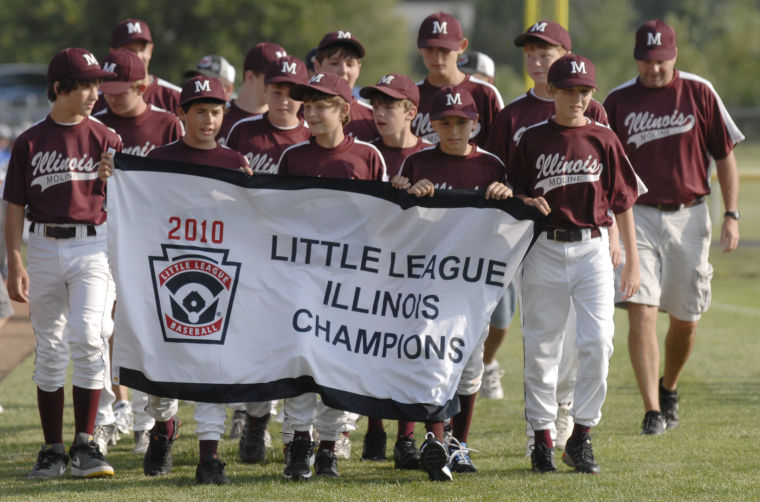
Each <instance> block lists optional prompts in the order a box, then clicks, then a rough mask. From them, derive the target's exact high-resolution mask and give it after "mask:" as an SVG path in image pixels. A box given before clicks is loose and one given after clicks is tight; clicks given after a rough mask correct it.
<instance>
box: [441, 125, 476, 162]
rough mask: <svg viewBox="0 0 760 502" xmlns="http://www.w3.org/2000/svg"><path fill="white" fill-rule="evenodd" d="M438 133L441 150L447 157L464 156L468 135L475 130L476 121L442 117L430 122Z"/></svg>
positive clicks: (468, 139) (468, 140)
mask: <svg viewBox="0 0 760 502" xmlns="http://www.w3.org/2000/svg"><path fill="white" fill-rule="evenodd" d="M431 124H432V126H433V130H434V131H435V132H437V133H438V138H439V139H440V142H441V150H442V151H443V153H448V154H449V155H465V153H466V152H467V145H468V144H469V142H470V134H472V131H474V130H475V125H476V124H477V121H476V120H470V119H467V118H464V117H443V118H442V119H438V120H433V121H432V122H431Z"/></svg>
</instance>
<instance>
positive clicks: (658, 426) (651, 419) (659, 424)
mask: <svg viewBox="0 0 760 502" xmlns="http://www.w3.org/2000/svg"><path fill="white" fill-rule="evenodd" d="M641 433H642V434H643V435H645V436H658V435H660V434H665V415H663V414H662V413H661V412H659V411H656V410H653V411H647V412H646V415H644V421H643V422H642V423H641Z"/></svg>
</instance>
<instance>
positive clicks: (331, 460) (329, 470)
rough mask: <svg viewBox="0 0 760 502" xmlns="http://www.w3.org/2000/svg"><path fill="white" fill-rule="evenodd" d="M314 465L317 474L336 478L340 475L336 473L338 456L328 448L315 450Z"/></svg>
mask: <svg viewBox="0 0 760 502" xmlns="http://www.w3.org/2000/svg"><path fill="white" fill-rule="evenodd" d="M314 466H315V470H316V474H317V476H320V477H325V478H337V477H338V476H340V474H338V457H336V456H335V453H334V452H332V451H330V450H319V451H317V458H316V459H315V460H314Z"/></svg>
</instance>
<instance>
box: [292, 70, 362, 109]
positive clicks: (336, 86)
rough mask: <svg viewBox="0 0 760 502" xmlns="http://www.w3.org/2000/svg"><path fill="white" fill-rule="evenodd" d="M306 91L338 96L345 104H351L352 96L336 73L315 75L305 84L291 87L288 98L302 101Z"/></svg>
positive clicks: (349, 89) (344, 82)
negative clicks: (310, 90)
mask: <svg viewBox="0 0 760 502" xmlns="http://www.w3.org/2000/svg"><path fill="white" fill-rule="evenodd" d="M308 89H314V90H315V91H319V92H321V93H323V94H327V95H329V96H340V97H341V98H343V99H344V100H345V101H346V103H351V101H352V99H351V98H352V97H353V96H352V94H351V88H350V87H349V86H348V82H346V81H345V80H343V79H342V78H341V77H340V76H338V75H337V74H336V73H316V74H314V75H312V77H311V78H310V79H309V82H308V83H306V84H297V85H294V86H293V87H291V89H290V97H291V98H293V99H295V100H298V101H303V95H304V93H305V92H306V91H307V90H308Z"/></svg>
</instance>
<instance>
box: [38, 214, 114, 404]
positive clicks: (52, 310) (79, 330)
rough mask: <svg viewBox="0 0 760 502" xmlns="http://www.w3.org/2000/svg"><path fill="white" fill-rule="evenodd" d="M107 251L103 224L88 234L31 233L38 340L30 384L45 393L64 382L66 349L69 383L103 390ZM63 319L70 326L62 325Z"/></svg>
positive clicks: (106, 315) (105, 349) (108, 311)
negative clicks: (70, 374) (65, 236)
mask: <svg viewBox="0 0 760 502" xmlns="http://www.w3.org/2000/svg"><path fill="white" fill-rule="evenodd" d="M40 228H42V227H40ZM107 252H108V250H107V234H106V225H105V224H103V225H99V226H98V227H97V235H95V236H92V237H81V238H75V239H48V238H45V237H41V236H40V235H37V234H36V233H31V234H30V235H29V242H28V245H27V260H28V273H29V278H30V286H29V311H30V316H31V319H32V327H33V328H34V335H35V338H36V340H37V348H36V350H35V355H36V357H35V360H34V368H35V369H34V382H35V384H37V386H38V387H39V388H40V389H42V390H43V391H45V392H53V391H55V390H56V389H58V388H60V387H63V386H64V384H65V382H66V369H67V367H68V363H69V349H70V350H71V361H72V362H73V366H74V371H73V378H72V381H73V384H74V385H75V386H77V387H81V388H84V389H93V390H94V389H102V388H103V384H104V382H105V375H106V373H105V367H106V362H105V359H106V357H107V354H108V352H107V348H106V345H105V344H104V343H103V337H102V332H103V324H104V322H107V318H110V316H111V311H110V310H108V307H107V297H108V278H109V276H110V272H109V268H108V254H107ZM67 322H68V324H69V330H65V329H64V328H65V326H66V323H67ZM64 331H67V333H64Z"/></svg>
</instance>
